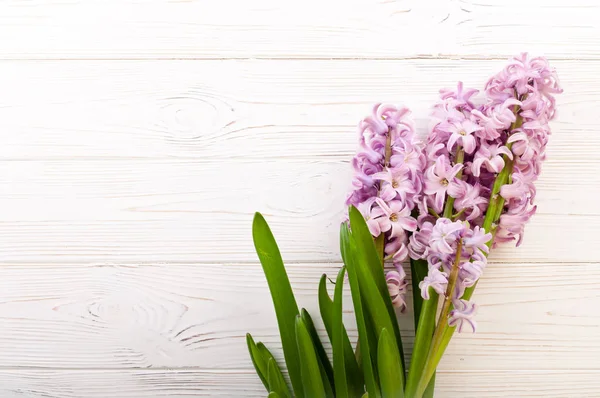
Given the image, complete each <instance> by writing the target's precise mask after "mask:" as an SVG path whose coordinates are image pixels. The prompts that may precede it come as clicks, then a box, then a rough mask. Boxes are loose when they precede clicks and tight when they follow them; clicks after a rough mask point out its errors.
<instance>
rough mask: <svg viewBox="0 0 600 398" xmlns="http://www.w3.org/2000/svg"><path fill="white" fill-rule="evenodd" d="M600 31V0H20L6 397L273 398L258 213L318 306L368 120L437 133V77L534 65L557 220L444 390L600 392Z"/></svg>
mask: <svg viewBox="0 0 600 398" xmlns="http://www.w3.org/2000/svg"><path fill="white" fill-rule="evenodd" d="M599 20H600V4H598V3H597V1H595V0H572V1H565V0H545V1H541V0H539V1H538V0H536V1H528V2H524V1H517V0H503V1H500V0H477V1H475V0H464V1H454V0H437V1H433V0H430V1H422V0H399V1H386V0H380V1H376V0H356V1H350V2H348V1H346V2H342V1H338V0H330V1H316V0H307V1H304V2H297V3H289V2H282V1H275V0H254V1H246V2H245V1H239V0H223V1H216V2H208V1H202V0H189V1H186V0H181V1H168V0H148V1H137V0H122V1H116V0H102V1H100V0H96V1H94V0H90V1H82V0H64V1H63V0H61V1H58V0H55V1H40V0H34V1H20V0H6V1H3V2H0V318H1V321H0V396H1V397H10V398H12V397H56V398H73V397H118V398H121V397H123V398H124V397H127V398H133V397H136V398H137V397H140V398H151V397H184V396H185V397H189V396H223V397H234V396H248V397H260V396H264V395H265V394H264V392H263V391H262V387H261V386H260V383H259V380H258V378H257V377H256V376H255V375H254V374H253V372H252V369H251V365H250V362H249V360H248V357H247V354H246V351H245V343H244V334H245V333H246V332H247V331H250V332H252V333H253V334H254V335H255V336H256V337H257V338H258V339H260V340H262V341H264V342H265V343H267V345H269V347H271V348H273V349H274V351H275V352H276V354H277V355H278V356H279V357H280V356H281V352H280V351H279V350H278V349H277V348H276V347H277V346H278V337H277V329H276V323H275V316H274V314H273V310H272V304H271V301H270V297H269V295H268V291H267V290H266V283H265V280H264V277H263V276H262V272H261V270H260V265H259V264H258V263H257V261H256V257H255V255H254V253H253V250H252V245H251V240H250V223H251V218H252V214H253V212H254V211H261V212H263V213H264V214H265V215H266V216H267V218H268V220H269V222H270V223H271V225H272V227H273V230H274V232H275V234H276V236H277V238H278V240H279V241H280V244H281V248H282V251H283V254H284V258H285V259H286V260H288V263H289V270H290V274H291V278H292V282H293V285H294V288H295V289H296V292H297V294H298V296H299V301H300V303H301V305H304V306H306V307H307V308H308V309H309V310H311V311H312V312H313V313H315V314H316V313H318V311H317V304H316V300H315V294H314V293H315V291H316V287H317V282H318V277H319V276H320V274H321V273H323V272H327V273H333V272H335V270H336V269H337V268H338V267H339V253H338V249H337V228H338V223H339V221H340V219H341V216H342V206H343V199H344V196H345V192H346V190H347V189H348V186H349V180H350V169H349V164H348V162H349V160H350V158H351V156H352V154H353V153H354V151H355V145H356V137H355V133H354V126H355V124H356V122H357V121H358V120H359V119H361V118H362V117H363V116H364V115H365V114H367V113H368V112H369V110H370V107H371V105H372V104H373V103H375V102H380V101H381V102H392V103H405V104H407V105H409V106H410V107H411V108H412V109H413V111H414V117H415V119H416V121H417V125H418V127H419V128H420V130H421V132H422V133H424V132H425V128H426V126H427V115H428V109H429V107H430V106H431V104H432V102H433V101H434V100H435V98H436V93H437V90H438V89H439V88H441V87H444V86H451V85H453V84H455V82H456V81H457V80H458V79H461V80H463V81H465V82H466V83H467V84H469V85H473V86H476V87H481V86H482V85H483V83H484V82H485V80H486V79H487V77H488V76H490V75H491V74H492V73H494V72H495V71H496V70H498V69H499V68H500V67H502V65H503V63H504V59H505V58H507V57H508V56H510V55H512V54H514V53H517V52H520V51H524V50H527V51H530V52H532V53H536V54H545V55H547V56H548V57H549V58H550V59H551V62H552V63H553V64H554V66H556V67H557V69H558V71H559V74H560V77H561V80H562V83H563V86H564V88H565V93H564V94H563V95H562V96H561V97H559V99H558V103H559V112H560V114H559V118H558V120H557V121H556V122H554V123H553V129H554V135H553V137H552V142H551V144H550V148H549V160H548V162H547V163H546V165H545V168H544V174H543V176H542V178H541V179H540V182H539V185H538V186H539V189H538V192H539V197H538V198H539V199H538V204H539V207H538V214H537V215H536V217H535V218H534V220H533V221H532V223H531V224H530V225H529V226H528V227H527V230H526V239H525V242H524V244H523V246H522V247H520V248H517V249H515V248H512V247H508V248H503V249H501V250H498V251H497V252H495V253H494V255H493V256H492V262H493V264H492V265H490V267H489V269H488V271H486V275H485V277H484V279H483V280H482V282H481V284H480V287H479V288H478V290H477V293H476V299H477V301H478V303H479V304H481V310H480V313H479V315H478V322H479V324H480V329H479V332H478V334H477V335H475V336H472V335H461V336H458V337H457V338H456V339H455V340H454V341H453V343H452V344H451V346H450V348H449V350H448V353H447V354H446V356H445V358H444V360H443V362H442V365H441V368H440V374H439V377H438V382H437V394H436V396H437V397H451V398H453V397H598V396H600V362H599V360H598V358H599V356H600V288H599V287H598V286H599V285H600V247H599V246H598V243H597V240H598V235H599V234H598V233H599V232H600V211H599V210H598V205H597V203H598V200H597V198H598V197H599V196H600V176H599V173H598V172H599V171H600V157H599V155H598V153H599V150H600V138H599V135H598V130H599V129H600V117H598V111H597V108H598V107H599V106H600V94H599V93H600V51H599V50H598V49H599V48H600V47H599V45H600V23H599V22H598V21H599ZM346 320H347V322H348V323H349V324H350V325H351V324H352V314H351V313H347V314H346ZM401 326H402V330H403V331H404V334H405V335H406V336H407V337H408V338H409V339H410V336H411V335H412V334H413V333H412V331H411V330H412V324H411V315H410V314H407V315H406V316H404V317H402V318H401ZM350 334H351V335H352V336H355V331H354V330H352V331H351V332H350ZM408 348H409V350H410V343H409V344H408Z"/></svg>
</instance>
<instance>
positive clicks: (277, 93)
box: [0, 60, 600, 264]
mask: <svg viewBox="0 0 600 398" xmlns="http://www.w3.org/2000/svg"><path fill="white" fill-rule="evenodd" d="M502 64H503V62H501V61H479V60H471V61H464V60H463V61H453V60H416V61H415V60H413V61H360V62H359V61H340V60H338V61H310V62H309V61H154V62H150V61H111V62H109V61H104V62H100V63H99V62H97V61H68V62H67V61H59V62H55V61H48V62H35V63H34V62H3V63H0V85H1V86H2V87H4V88H5V89H4V90H3V91H1V92H0V120H2V123H3V126H4V128H3V129H2V130H1V131H0V139H1V140H2V142H3V145H2V146H0V159H4V160H5V161H4V162H1V163H0V190H1V191H0V192H2V195H1V196H0V238H1V239H0V248H2V249H3V250H2V251H0V260H2V261H9V262H61V263H65V262H68V263H73V264H82V263H87V262H90V261H91V262H94V261H113V262H117V263H118V262H142V263H143V262H157V261H167V262H204V263H206V262H232V261H233V262H247V261H252V262H253V261H256V258H255V255H254V250H253V248H252V244H251V241H250V239H249V237H250V224H251V218H252V214H253V213H254V211H257V210H258V211H261V212H264V213H265V214H266V215H267V217H268V218H269V222H270V223H271V224H272V226H273V229H274V231H275V234H276V236H277V238H278V240H279V241H280V243H281V246H282V249H283V251H284V253H285V258H286V260H287V261H295V262H315V261H321V262H323V261H329V262H331V261H339V258H340V257H339V253H338V244H337V231H338V225H339V222H340V221H341V220H342V218H343V201H344V197H345V195H346V192H347V190H348V188H349V186H350V179H351V170H350V166H349V161H350V159H351V157H352V155H353V153H354V151H355V150H356V137H355V134H354V125H355V124H356V122H357V121H358V120H359V119H360V118H362V117H364V116H365V115H366V114H368V112H369V111H370V107H371V104H372V103H373V102H375V101H376V100H377V99H380V100H387V101H396V102H399V101H405V102H410V104H411V108H412V109H414V114H415V119H416V121H417V125H418V127H419V129H420V131H421V133H422V134H425V131H426V127H427V114H428V112H429V111H428V109H429V108H430V107H431V105H432V104H433V102H434V101H435V98H436V95H437V94H436V93H437V89H438V88H439V87H440V86H442V87H443V86H448V85H451V84H455V82H456V80H458V79H460V78H461V77H464V78H465V79H464V80H465V81H466V83H467V84H470V85H475V86H478V87H480V86H481V85H482V83H483V82H484V81H485V80H486V78H487V76H489V75H490V74H492V73H493V72H494V71H495V70H497V69H498V68H500V67H501V65H502ZM555 65H556V66H557V67H558V68H559V71H560V73H561V76H562V78H563V81H564V86H565V90H566V93H565V94H564V95H563V96H561V97H560V98H559V109H560V112H561V113H560V117H559V119H558V121H557V122H556V123H554V126H553V127H554V135H553V137H552V142H551V144H550V149H549V160H548V162H547V163H546V165H545V171H544V173H543V175H542V178H541V179H540V181H539V184H538V192H539V194H538V205H539V209H538V211H539V214H538V215H536V217H535V218H534V219H533V221H532V223H531V225H529V226H528V227H527V235H528V236H527V238H526V239H525V243H524V244H523V246H522V247H520V248H518V249H516V250H515V249H514V248H513V247H507V248H503V249H500V250H498V251H496V252H495V253H494V255H493V257H492V260H493V261H497V262H498V261H499V262H511V261H512V262H514V261H531V262H559V261H567V262H568V261H581V262H595V261H597V260H598V253H597V252H596V251H593V250H588V248H589V247H590V246H593V245H594V244H595V239H596V238H595V236H596V234H595V233H594V231H597V230H598V229H599V228H600V217H599V216H600V213H599V212H598V207H597V204H596V199H595V198H596V197H598V196H599V195H600V176H599V175H598V173H597V170H598V167H599V159H598V156H597V147H598V145H600V141H599V138H598V135H597V133H596V130H597V129H598V128H600V121H599V120H598V118H597V117H596V114H595V112H594V111H593V107H594V106H597V105H599V104H598V102H600V100H599V99H598V97H597V96H596V95H595V92H597V91H598V90H599V89H600V87H599V83H598V81H599V80H598V79H597V78H596V77H597V76H598V72H597V71H598V70H599V66H600V62H595V61H587V62H576V61H559V62H555ZM563 72H564V73H563ZM559 234H566V235H567V236H577V239H565V240H561V243H560V244H556V242H557V236H559Z"/></svg>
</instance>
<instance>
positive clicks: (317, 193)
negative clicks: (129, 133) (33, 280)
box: [0, 159, 600, 264]
mask: <svg viewBox="0 0 600 398" xmlns="http://www.w3.org/2000/svg"><path fill="white" fill-rule="evenodd" d="M596 164H597V163H596ZM548 166H549V167H547V168H546V170H545V174H544V177H543V178H542V180H541V181H540V185H539V194H538V200H537V201H538V205H539V213H538V214H537V215H536V216H535V217H534V218H533V220H532V221H531V223H530V224H529V225H528V226H527V229H526V238H525V241H524V243H523V245H522V246H521V247H519V248H517V249H515V248H514V247H513V246H512V245H507V246H505V247H503V248H501V249H499V250H498V251H496V252H494V253H493V256H492V261H503V262H505V261H534V262H540V261H546V262H556V261H588V262H589V261H596V260H597V259H598V253H599V252H598V250H600V249H598V248H597V247H596V246H595V239H596V234H595V231H597V230H598V229H599V228H600V217H599V216H600V213H599V210H598V207H597V203H596V201H595V198H596V197H598V196H600V177H599V176H598V174H597V173H596V172H595V169H596V168H591V167H590V166H582V165H577V164H576V165H575V167H572V166H573V165H571V164H563V163H560V162H559V163H557V164H553V165H552V164H549V165H548ZM550 166H551V167H550ZM573 170H580V171H581V172H580V174H578V178H572V176H573V175H575V173H573ZM582 178H585V180H586V183H585V184H582V180H581V179H582ZM350 179H351V170H350V167H349V165H348V164H347V163H346V162H341V161H336V160H332V161H327V160H326V159H325V160H323V161H319V160H314V161H311V162H305V161H298V160H293V161H277V160H273V161H268V162H255V161H250V162H246V161H235V160H233V161H226V162H220V161H208V162H202V161H194V160H179V161H178V160H166V159H165V160H160V159H159V160H149V159H146V160H139V161H132V160H125V159H122V160H89V161H78V160H75V161H69V160H64V161H62V160H50V161H5V162H0V187H1V188H0V189H1V190H2V195H0V214H1V221H0V247H1V248H2V250H1V251H0V261H4V262H52V263H65V262H69V263H73V264H82V263H88V262H97V261H100V262H117V263H119V262H156V261H167V262H181V261H187V262H201V263H206V262H229V261H257V258H256V255H255V254H254V248H253V246H252V240H251V235H250V229H251V223H252V216H253V214H254V212H255V211H261V212H263V213H264V214H265V215H266V217H267V219H268V221H269V223H270V224H271V226H272V228H273V230H274V233H275V236H276V237H277V240H278V241H279V243H280V245H281V248H282V251H283V255H284V258H285V259H286V260H287V261H294V262H298V261H339V259H340V255H339V243H338V236H339V235H338V234H339V223H340V222H341V221H342V220H343V217H344V215H343V211H344V198H345V195H346V192H347V190H348V187H349V186H350ZM565 236H567V237H573V236H577V237H578V238H577V239H563V238H562V237H565Z"/></svg>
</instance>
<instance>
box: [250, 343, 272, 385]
mask: <svg viewBox="0 0 600 398" xmlns="http://www.w3.org/2000/svg"><path fill="white" fill-rule="evenodd" d="M246 344H247V345H248V352H249V353H250V359H252V364H253V365H254V369H256V373H257V374H258V377H260V381H262V383H263V385H264V386H265V388H266V389H267V391H269V381H268V379H267V362H266V361H265V358H264V356H263V355H262V353H261V352H260V351H259V349H258V347H257V346H256V343H254V339H253V338H252V335H250V333H246Z"/></svg>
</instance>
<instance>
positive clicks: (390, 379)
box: [247, 207, 404, 398]
mask: <svg viewBox="0 0 600 398" xmlns="http://www.w3.org/2000/svg"><path fill="white" fill-rule="evenodd" d="M349 214H350V226H348V225H347V224H343V225H342V227H341V230H340V249H341V253H342V258H343V261H344V264H345V267H343V268H342V269H341V270H340V271H339V273H338V275H337V278H336V282H335V289H334V296H333V300H332V299H331V298H330V296H329V294H328V292H327V280H328V279H327V276H326V275H323V277H322V278H321V281H320V283H319V289H318V298H319V309H320V314H321V318H322V320H323V324H324V326H325V329H326V330H327V335H328V337H329V341H330V343H331V347H332V357H333V365H332V363H331V361H330V358H329V357H328V355H327V352H326V350H325V348H324V346H323V343H322V342H321V339H320V337H319V335H318V332H317V329H316V328H315V326H314V323H313V320H312V318H311V317H310V315H309V314H308V312H307V311H306V310H304V309H302V311H298V305H297V303H296V299H295V298H294V294H293V292H292V288H291V284H290V281H289V279H288V276H287V273H286V271H285V267H284V265H283V261H282V259H281V254H280V252H279V249H278V247H277V243H276V242H275V239H274V237H273V234H272V233H271V230H270V229H269V226H268V225H267V223H266V221H265V220H264V218H263V217H262V216H261V215H260V214H259V213H257V214H256V215H255V217H254V223H253V230H252V235H253V238H254V245H255V247H256V252H257V254H258V257H259V259H260V262H261V264H262V267H263V271H264V273H265V276H266V279H267V283H268V286H269V290H270V292H271V296H272V298H273V305H274V307H275V313H276V315H277V322H278V325H279V332H280V335H281V341H282V346H283V354H284V357H285V363H286V365H287V369H288V373H289V376H290V381H291V385H292V387H293V391H294V396H295V397H298V398H304V397H306V398H312V397H323V398H329V397H339V398H361V397H370V398H380V397H381V398H388V397H398V398H403V397H404V393H403V390H404V355H403V353H402V341H401V339H400V330H399V328H398V323H397V320H396V316H395V312H394V309H393V307H392V302H391V299H390V296H389V293H388V290H387V284H386V281H385V275H384V271H383V268H382V267H381V264H382V259H381V256H380V255H379V254H378V251H377V249H376V246H375V243H374V241H373V238H372V236H371V234H370V233H369V231H368V228H367V225H366V223H365V221H364V219H363V217H362V216H361V215H360V213H359V212H358V211H357V210H356V209H355V208H354V207H352V208H350V212H349ZM346 271H347V273H348V281H349V285H350V293H351V295H352V303H353V306H354V314H355V317H356V324H357V327H358V343H357V347H356V354H355V350H354V349H353V347H352V344H351V342H350V339H349V338H348V333H347V332H346V328H345V327H344V324H343V321H342V315H343V305H342V299H343V288H344V277H345V273H346ZM247 343H248V350H249V352H250V357H251V359H252V363H253V364H254V368H255V369H256V373H257V374H258V376H259V378H260V379H261V381H262V383H263V385H264V386H265V388H266V390H267V392H268V393H269V394H268V396H269V397H271V398H273V397H281V398H288V397H289V398H291V397H292V394H291V390H290V389H289V387H288V386H287V384H286V381H285V378H284V376H283V374H282V372H281V370H280V369H279V367H278V366H277V362H276V360H275V358H273V356H272V355H271V353H270V352H269V350H267V349H266V347H265V346H264V345H263V344H262V343H260V342H259V343H255V342H254V340H253V339H252V336H250V335H249V334H248V335H247ZM359 348H360V349H359ZM359 364H360V365H359Z"/></svg>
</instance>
